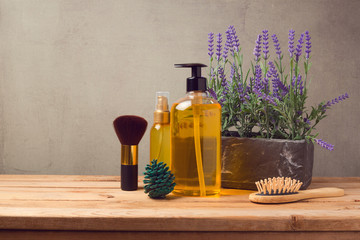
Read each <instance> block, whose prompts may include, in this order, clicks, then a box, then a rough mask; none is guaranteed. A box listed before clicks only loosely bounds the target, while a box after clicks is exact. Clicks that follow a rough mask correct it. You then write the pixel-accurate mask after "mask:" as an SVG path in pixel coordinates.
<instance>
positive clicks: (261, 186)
mask: <svg viewBox="0 0 360 240" xmlns="http://www.w3.org/2000/svg"><path fill="white" fill-rule="evenodd" d="M255 184H256V187H257V189H258V192H257V193H251V194H250V195H249V200H250V201H252V202H255V203H287V202H296V201H300V200H303V199H308V198H321V197H341V196H344V190H343V189H340V188H318V189H310V190H304V191H299V189H300V187H301V185H302V182H300V181H299V180H295V179H291V178H284V177H281V178H280V177H278V178H268V179H264V180H261V181H259V182H255Z"/></svg>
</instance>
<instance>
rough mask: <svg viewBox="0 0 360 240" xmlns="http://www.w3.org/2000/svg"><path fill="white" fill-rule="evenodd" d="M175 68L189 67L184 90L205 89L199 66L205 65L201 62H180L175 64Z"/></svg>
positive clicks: (204, 79) (203, 90) (204, 81)
mask: <svg viewBox="0 0 360 240" xmlns="http://www.w3.org/2000/svg"><path fill="white" fill-rule="evenodd" d="M174 66H175V67H176V68H191V77H188V78H187V79H186V91H187V92H191V91H202V92H205V91H206V90H207V87H206V78H204V77H202V76H201V68H202V67H207V66H206V65H205V64H202V63H182V64H175V65H174Z"/></svg>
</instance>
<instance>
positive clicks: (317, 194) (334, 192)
mask: <svg viewBox="0 0 360 240" xmlns="http://www.w3.org/2000/svg"><path fill="white" fill-rule="evenodd" d="M299 194H300V195H301V197H302V199H308V198H322V197H341V196H344V189H340V188H317V189H309V190H305V191H300V192H299Z"/></svg>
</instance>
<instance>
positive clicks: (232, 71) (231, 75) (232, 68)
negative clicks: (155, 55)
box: [229, 63, 235, 82]
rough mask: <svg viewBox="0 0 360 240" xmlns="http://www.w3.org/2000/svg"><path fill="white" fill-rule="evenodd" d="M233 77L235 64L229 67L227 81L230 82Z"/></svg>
mask: <svg viewBox="0 0 360 240" xmlns="http://www.w3.org/2000/svg"><path fill="white" fill-rule="evenodd" d="M234 76H235V63H234V64H233V65H231V67H230V76H229V81H230V82H232V81H233V79H234Z"/></svg>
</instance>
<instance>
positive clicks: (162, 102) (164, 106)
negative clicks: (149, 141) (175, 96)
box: [154, 92, 170, 123]
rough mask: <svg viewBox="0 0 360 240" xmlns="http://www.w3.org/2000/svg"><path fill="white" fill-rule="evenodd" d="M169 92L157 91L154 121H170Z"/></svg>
mask: <svg viewBox="0 0 360 240" xmlns="http://www.w3.org/2000/svg"><path fill="white" fill-rule="evenodd" d="M168 99H169V92H156V100H155V112H154V123H169V122H170V112H169V103H168Z"/></svg>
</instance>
